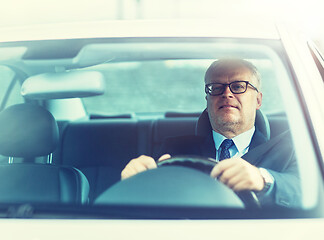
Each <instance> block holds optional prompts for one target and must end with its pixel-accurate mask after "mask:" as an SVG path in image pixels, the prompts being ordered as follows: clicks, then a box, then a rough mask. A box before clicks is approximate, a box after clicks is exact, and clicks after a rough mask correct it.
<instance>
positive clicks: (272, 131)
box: [0, 38, 322, 218]
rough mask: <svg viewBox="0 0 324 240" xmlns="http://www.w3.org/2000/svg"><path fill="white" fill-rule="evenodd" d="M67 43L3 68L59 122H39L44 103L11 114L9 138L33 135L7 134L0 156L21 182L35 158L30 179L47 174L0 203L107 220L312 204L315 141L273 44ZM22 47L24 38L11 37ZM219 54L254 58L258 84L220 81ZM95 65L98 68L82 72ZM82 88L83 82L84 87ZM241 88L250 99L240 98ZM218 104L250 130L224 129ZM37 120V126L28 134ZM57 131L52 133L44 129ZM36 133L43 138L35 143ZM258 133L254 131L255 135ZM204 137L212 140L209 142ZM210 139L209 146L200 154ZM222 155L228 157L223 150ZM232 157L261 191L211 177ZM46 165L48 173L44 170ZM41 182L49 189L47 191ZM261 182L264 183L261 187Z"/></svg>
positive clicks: (220, 214) (280, 50)
mask: <svg viewBox="0 0 324 240" xmlns="http://www.w3.org/2000/svg"><path fill="white" fill-rule="evenodd" d="M53 41H54V40H53ZM74 41H75V42H77V43H78V44H75V45H77V46H78V48H80V49H79V54H74V55H72V57H73V58H71V59H73V60H71V61H70V60H66V59H67V58H68V57H67V55H69V54H67V53H64V54H63V55H64V57H62V58H60V56H58V59H51V58H54V57H53V54H51V53H49V55H48V56H47V55H46V54H45V55H44V56H41V57H39V56H36V55H35V54H33V51H32V50H30V52H28V53H29V54H26V55H22V56H21V58H20V59H19V60H17V63H16V66H17V67H21V66H22V67H21V69H22V70H24V71H25V72H26V75H28V74H29V75H30V76H28V77H26V76H25V75H23V74H17V73H19V71H18V72H15V70H16V69H15V68H14V67H12V68H10V67H9V68H6V67H4V68H3V69H4V70H2V69H0V70H1V74H2V76H4V78H3V79H9V80H11V79H14V77H13V76H16V77H17V79H18V80H19V81H17V83H20V82H24V84H23V86H22V88H21V93H22V94H23V95H24V97H25V100H26V101H27V102H28V103H29V104H31V105H33V106H35V105H37V106H41V107H42V108H44V109H47V110H49V111H50V113H51V115H53V117H54V120H53V121H52V122H55V123H57V125H55V124H54V125H53V124H52V122H51V123H50V124H47V123H44V124H43V122H42V121H38V120H35V119H33V118H32V117H33V116H37V117H38V118H40V117H42V116H43V115H44V116H45V115H46V116H47V117H46V118H49V116H48V115H47V113H45V112H44V113H43V110H38V109H34V108H31V109H29V110H28V111H32V114H31V115H32V117H31V116H30V115H28V116H25V115H18V116H16V115H10V116H11V117H12V118H13V116H16V117H15V118H14V119H16V120H15V121H12V122H13V123H16V122H17V125H15V127H14V128H12V129H14V130H15V132H16V133H17V134H16V135H17V136H20V135H19V133H20V131H21V132H23V133H24V134H22V135H23V137H25V136H26V135H28V136H30V135H33V138H29V137H27V139H28V140H29V139H30V141H26V138H24V139H25V140H21V139H20V140H19V141H20V142H19V144H18V145H13V146H14V147H11V146H10V147H7V145H6V144H7V142H8V137H7V138H6V137H3V139H2V140H1V141H2V144H3V146H5V147H4V148H3V149H4V150H2V149H1V148H0V150H1V151H2V152H1V154H2V159H3V161H2V162H3V163H2V164H3V165H5V167H10V166H12V165H15V166H16V165H17V164H18V163H20V165H19V170H17V171H18V173H17V174H18V175H19V179H18V180H17V181H18V182H19V181H23V180H22V179H32V178H31V177H29V176H28V172H30V173H31V172H33V171H34V167H35V166H34V165H33V164H36V165H37V167H39V166H41V167H40V168H39V169H37V174H32V175H33V176H38V177H40V179H47V178H48V177H50V176H52V177H53V179H54V180H53V181H52V179H51V180H46V181H41V180H39V179H38V180H37V186H36V187H35V188H34V189H36V190H35V191H31V192H29V187H27V188H24V187H22V189H20V188H19V189H20V190H22V191H23V195H22V196H20V195H19V194H17V195H15V194H14V195H10V194H8V195H1V196H3V197H0V201H1V203H4V204H8V203H11V204H12V203H17V204H20V203H28V204H31V205H32V206H40V207H41V208H42V207H44V205H45V206H46V204H54V205H55V206H56V207H59V208H63V209H65V207H66V206H69V207H71V208H70V210H71V209H78V208H80V209H82V211H86V212H87V213H90V215H91V214H93V215H95V216H98V215H96V214H100V211H102V212H101V213H102V214H105V216H106V217H108V218H128V217H130V218H137V217H138V218H143V217H144V218H146V217H148V218H173V217H174V218H183V217H185V218H213V216H214V215H213V216H211V213H212V214H216V213H217V214H216V215H217V216H216V215H215V218H226V217H228V216H229V215H228V214H229V212H230V213H231V215H230V216H231V217H232V218H242V217H245V216H247V215H245V214H248V213H251V211H252V212H253V209H261V210H264V211H268V214H270V213H276V214H277V215H276V216H277V217H278V216H279V217H283V216H287V215H289V214H292V213H288V214H287V215H286V214H285V213H284V212H285V211H288V212H289V211H290V210H292V211H293V210H302V211H304V210H305V211H308V210H312V209H314V208H315V207H316V206H318V204H319V202H318V201H319V200H318V199H319V198H320V196H321V195H320V194H321V191H319V189H321V186H322V183H321V181H319V176H320V170H319V167H318V163H317V160H318V157H317V156H316V151H315V148H316V147H314V145H313V143H314V141H313V140H312V131H310V128H309V123H308V118H307V116H306V115H305V111H304V109H303V108H302V104H301V100H300V96H299V95H298V93H299V90H298V87H299V86H298V84H296V73H295V71H294V70H292V68H291V65H290V64H291V63H290V62H289V60H288V57H287V56H286V53H285V50H284V47H283V45H282V44H281V42H280V41H279V40H268V41H259V40H254V39H244V40H243V39H234V38H233V39H231V38H228V39H226V38H211V39H208V38H177V39H174V38H137V39H136V38H133V39H132V38H130V39H123V38H120V39H119V38H114V39H99V40H98V39H95V40H93V39H90V40H89V43H83V41H84V42H86V40H83V41H81V40H78V39H77V40H69V41H67V42H68V46H71V45H73V44H74ZM78 41H79V42H78ZM67 42H66V43H67ZM60 43H61V44H63V43H62V42H60ZM12 44H13V45H14V44H15V43H12ZM46 44H49V43H48V42H47V43H46ZM46 44H44V46H46ZM20 45H23V44H22V43H17V46H20ZM35 46H36V45H35ZM35 46H33V47H34V48H35ZM74 50H75V49H74ZM51 51H53V49H51ZM75 51H76V50H75ZM58 55H59V54H58ZM224 59H225V60H226V59H231V60H233V59H236V60H237V59H239V61H242V60H243V63H244V64H248V66H251V65H253V66H254V67H255V68H256V69H257V70H258V73H259V74H260V75H259V76H260V79H261V80H260V81H259V80H258V81H257V78H255V79H254V78H252V77H251V78H250V74H246V75H244V74H245V72H244V74H243V75H239V74H238V73H237V72H235V74H232V73H231V74H232V75H230V74H228V75H226V76H227V77H228V76H230V77H228V79H230V80H228V79H226V80H224V78H223V77H224V76H225V75H215V76H216V77H215V76H214V75H213V77H212V78H208V76H209V75H208V76H207V75H206V78H205V73H206V70H207V69H209V67H210V66H211V64H212V63H214V62H215V61H223V60H224ZM236 60H235V61H236ZM10 61H11V60H8V62H9V63H10ZM19 61H20V62H19ZM239 64H242V62H239ZM250 64H251V65H250ZM13 65H15V64H13ZM80 66H82V67H80ZM239 66H240V67H237V69H240V70H242V65H239ZM244 66H245V65H244ZM243 68H244V69H245V68H246V66H245V67H243ZM26 69H27V70H28V71H27V70H26ZM253 69H254V68H253ZM210 71H211V70H210ZM93 72H95V73H98V75H84V74H85V73H93ZM76 73H77V74H76ZM10 74H11V75H10ZM35 76H36V77H35ZM82 76H85V77H84V78H82ZM89 76H91V77H89ZM232 76H235V77H233V79H232V78H231V77H232ZM251 76H252V75H251ZM253 76H254V75H253ZM88 78H89V79H88ZM215 79H216V80H215ZM1 81H4V80H1ZM42 81H43V82H44V83H45V84H44V83H43V82H42ZM208 81H209V82H208ZM233 81H234V82H239V84H236V85H235V87H236V89H234V90H233V88H234V87H233V86H230V87H229V88H227V85H229V83H231V82H233ZM91 83H96V84H93V85H91ZM33 84H36V85H33ZM42 84H43V85H42ZM49 84H53V85H49ZM205 84H211V85H213V84H220V85H217V86H218V87H222V86H223V85H224V86H225V87H224V89H221V90H220V89H209V90H210V91H214V92H217V93H218V92H220V91H223V92H222V93H221V94H222V95H226V94H228V96H231V97H228V99H230V100H226V101H225V100H217V99H221V98H222V97H220V95H221V94H218V95H217V96H216V95H215V96H213V95H212V94H210V93H209V92H208V91H209V90H208V88H207V87H205ZM245 84H246V85H245ZM81 85H82V86H87V87H84V89H82V86H81ZM94 85H95V86H94ZM37 86H43V89H42V87H39V88H38V87H37ZM45 86H50V87H49V88H48V87H45ZM80 86H81V87H80ZM251 86H252V87H251ZM255 86H256V87H255ZM101 87H103V92H104V93H103V94H102V93H101ZM90 88H91V89H92V90H91V91H90V90H89V89H90ZM12 89H14V87H12ZM45 89H46V90H45ZM48 89H50V90H48ZM93 89H95V91H93ZM98 89H99V90H98ZM35 92H37V94H35ZM224 92H225V93H224ZM212 93H213V92H212ZM33 94H34V95H33ZM100 94H101V95H100ZM2 95H5V93H2ZM91 95H99V96H91ZM85 96H86V97H85ZM246 96H253V97H251V98H250V99H248V100H247V99H246ZM4 98H6V97H3V99H4ZM233 99H236V100H233ZM217 101H218V102H217ZM220 101H222V102H221V103H219V102H220ZM243 101H250V104H249V106H250V107H251V106H255V107H254V110H253V111H252V113H250V112H248V111H249V110H245V109H246V108H245V107H244V106H245V104H243ZM15 103H16V104H18V103H20V101H19V100H15ZM213 104H214V105H213ZM8 105H11V104H8ZM7 107H8V106H7ZM18 107H20V106H18ZM206 108H207V111H205V109H206ZM224 109H227V110H226V111H228V112H230V113H231V114H232V115H233V116H234V115H235V114H236V113H237V112H241V111H242V112H243V111H247V112H248V113H249V114H252V117H247V118H246V119H249V120H251V119H252V122H253V127H252V128H251V127H249V128H247V131H243V132H240V134H236V135H230V134H225V133H224V132H222V131H220V130H219V129H218V128H217V127H218V126H219V125H217V123H218V122H217V121H218V120H219V117H218V116H219V114H221V111H225V110H224ZM12 111H13V112H14V113H15V114H17V112H18V113H19V114H23V112H24V111H23V110H15V109H14V110H12ZM4 112H5V111H2V113H4ZM40 112H42V113H40ZM214 112H215V114H214ZM216 112H217V114H216ZM36 113H37V114H36ZM10 114H11V113H10ZM12 114H13V113H12ZM213 114H214V115H213ZM231 114H229V115H231ZM244 114H245V113H244ZM244 114H242V116H243V118H244V119H245V115H244ZM253 114H255V115H253ZM71 116H73V117H71ZM20 119H24V122H21V121H22V120H20ZM26 119H30V120H28V121H27V120H26ZM0 121H2V122H1V123H8V118H6V115H5V117H3V118H2V120H1V116H0ZM29 121H30V123H34V124H33V128H28V133H27V134H26V133H25V132H26V131H27V128H25V127H24V124H25V122H26V124H27V123H28V124H29ZM222 121H224V120H222ZM35 122H37V124H36V126H35ZM201 122H204V124H205V125H204V124H203V126H204V127H201ZM235 124H241V121H236V122H235ZM4 125H5V124H2V128H3V129H2V131H9V130H8V129H10V124H8V126H4ZM206 126H207V127H206ZM34 127H35V129H36V128H37V127H43V128H42V130H40V131H38V130H37V131H36V130H34ZM12 129H11V131H13V130H12ZM48 129H50V130H51V131H47V130H48ZM56 131H58V133H57V135H52V133H53V132H56ZM35 132H37V134H34V133H35ZM39 132H41V133H42V134H43V135H44V133H46V134H47V135H46V136H45V137H44V136H43V135H42V137H41V138H40V139H38V140H39V141H38V140H37V139H36V140H37V141H36V140H35V141H34V138H36V137H37V136H35V135H38V133H39ZM232 132H233V131H232ZM9 133H10V132H9ZM9 133H8V134H9ZM218 133H222V134H220V135H222V136H223V137H224V136H225V135H226V138H227V139H232V140H233V141H234V144H235V148H234V150H233V148H232V149H230V148H231V147H232V145H231V146H230V147H229V150H228V151H229V152H228V153H223V148H224V149H225V147H223V145H221V143H219V144H218V143H217V139H218V138H219V135H217V134H218ZM227 133H228V132H227ZM241 134H243V135H241ZM247 135H249V136H250V137H248V136H247ZM257 135H258V136H260V138H258V140H257V141H256V140H255V138H256V136H257ZM6 136H7V135H6ZM49 136H50V137H49ZM237 136H239V138H236V137H237ZM242 136H244V137H243V139H246V138H248V139H249V141H248V144H247V145H246V146H244V144H241V142H242ZM207 138H208V139H209V140H210V139H212V140H210V141H209V140H208V141H209V142H207V140H206V139H207ZM221 138H222V137H221ZM44 139H47V140H46V141H44ZM238 139H239V140H238ZM56 141H57V142H58V144H57V145H56V143H55V144H54V142H56ZM244 141H245V140H243V142H244ZM260 141H261V142H262V144H264V145H262V144H261V142H260ZM22 142H23V144H22ZM27 143H28V144H27ZM12 144H16V143H12ZM217 144H218V145H217ZM174 146H176V147H174ZM197 146H200V147H199V148H197ZM208 147H210V149H213V151H209V150H206V149H207V148H208ZM34 148H35V149H37V150H34ZM17 149H19V151H18V150H17ZM31 149H32V150H31ZM39 149H41V150H39ZM44 149H45V150H44ZM164 149H167V150H164ZM179 149H181V150H179ZM224 151H225V150H224ZM44 153H45V154H44ZM165 153H167V154H170V155H171V158H170V159H171V160H170V159H169V158H168V159H169V160H166V161H165V162H164V163H162V165H163V166H160V163H158V167H157V168H155V167H154V169H151V168H149V167H147V168H149V171H143V170H141V171H140V173H139V174H138V175H135V176H133V177H129V178H127V179H123V180H121V178H122V171H123V170H124V168H125V167H126V166H127V165H128V164H129V162H130V161H131V160H132V159H137V158H138V157H139V156H149V157H152V159H154V160H153V162H154V163H155V162H158V159H159V158H160V157H161V155H162V154H165ZM223 154H225V156H227V157H226V158H222V155H223ZM226 154H230V155H226ZM231 154H232V155H231ZM173 157H174V158H173ZM234 157H235V159H240V161H241V160H242V161H244V163H247V164H248V165H249V166H253V167H254V168H253V169H257V173H258V176H260V177H262V178H260V179H261V180H262V187H261V189H259V190H255V189H252V190H249V191H247V194H245V193H244V194H241V192H245V191H235V190H233V189H231V187H229V184H227V183H228V181H227V180H222V176H221V175H217V174H219V173H215V172H214V173H213V170H212V169H214V167H215V165H216V166H217V165H219V164H222V161H223V159H229V158H231V159H233V158H234ZM7 159H8V162H7ZM44 165H45V166H44ZM49 165H50V166H52V167H51V169H47V168H48V166H49ZM168 165H171V166H168ZM20 168H21V169H20ZM197 168H198V171H197ZM199 169H200V170H199ZM201 169H202V170H201ZM206 169H208V172H207V173H206ZM144 170H148V169H146V168H145V169H144ZM11 171H12V170H11V169H10V170H8V169H7V170H6V171H5V172H6V174H3V175H0V177H1V176H2V177H3V181H5V179H8V178H9V176H13V175H15V174H16V173H15V171H16V170H13V172H12V173H11ZM213 174H215V175H214V176H213ZM263 174H264V175H263ZM209 175H210V176H209ZM211 176H212V177H211ZM269 176H270V177H269ZM217 180H219V181H217ZM45 182H46V184H45ZM215 182H217V184H215ZM16 184H17V182H16V181H14V182H12V184H9V185H8V186H7V188H6V189H5V191H8V192H10V191H11V190H10V189H11V188H12V189H14V188H15V186H16ZM26 184H27V183H26ZM28 184H29V183H28ZM28 184H27V185H28ZM30 184H31V185H29V186H33V184H34V183H30ZM267 184H268V185H267ZM309 186H312V187H309ZM75 187H81V189H80V188H78V189H77V190H75V189H74V188H75ZM266 187H270V188H269V189H266ZM19 189H18V190H17V191H18V192H19V191H20V190H19ZM37 189H38V190H40V191H38V190H37ZM45 189H46V190H48V189H55V190H53V191H52V192H50V193H48V194H47V195H43V194H42V192H43V191H45ZM71 189H73V191H74V192H73V191H72V193H71V192H70V191H71ZM263 189H266V191H265V192H262V190H263ZM0 190H1V188H0ZM268 190H269V191H268ZM238 192H239V194H238ZM260 194H264V195H260ZM267 194H268V195H267ZM17 196H18V200H17ZM26 196H27V197H26ZM76 196H78V197H76ZM25 197H26V199H25ZM1 199H2V200H1ZM215 199H217V201H215ZM260 199H266V200H264V201H263V200H260ZM267 199H271V200H269V201H268V200H267ZM259 200H260V201H259ZM147 208H149V209H151V210H152V212H151V214H149V215H146V213H145V211H147ZM251 209H252V210H251ZM274 209H276V211H274ZM278 209H279V210H278ZM65 210H67V209H65ZM272 210H273V212H272ZM277 210H278V211H277ZM281 210H282V211H283V212H281ZM207 212H209V214H207V215H205V214H206V213H207ZM132 214H133V215H132ZM262 214H265V212H263V213H262V212H261V215H260V216H262ZM280 214H282V215H280ZM270 215H271V214H270ZM206 216H207V217H206ZM263 216H266V214H265V215H263ZM291 216H292V215H291ZM294 216H295V215H294Z"/></svg>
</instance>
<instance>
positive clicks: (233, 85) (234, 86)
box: [231, 83, 244, 90]
mask: <svg viewBox="0 0 324 240" xmlns="http://www.w3.org/2000/svg"><path fill="white" fill-rule="evenodd" d="M231 88H232V89H233V90H242V89H244V85H243V84H241V83H235V84H232V86H231Z"/></svg>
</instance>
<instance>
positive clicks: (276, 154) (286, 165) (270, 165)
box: [161, 117, 301, 207]
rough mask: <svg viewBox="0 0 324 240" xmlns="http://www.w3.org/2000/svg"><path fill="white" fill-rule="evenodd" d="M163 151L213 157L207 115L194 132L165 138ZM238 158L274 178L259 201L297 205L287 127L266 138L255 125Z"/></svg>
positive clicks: (294, 164) (297, 185)
mask: <svg viewBox="0 0 324 240" xmlns="http://www.w3.org/2000/svg"><path fill="white" fill-rule="evenodd" d="M164 153H169V154H171V156H176V155H198V156H203V157H211V158H215V155H216V149H215V145H214V140H213V137H212V128H211V126H210V123H209V119H208V117H207V118H206V117H205V119H203V120H202V121H201V120H200V121H199V122H198V126H197V133H196V135H194V136H180V137H173V138H169V139H166V141H165V142H164V144H163V146H162V151H161V154H164ZM242 158H243V159H244V160H246V161H248V162H249V163H251V164H253V165H255V166H257V167H263V168H266V169H267V170H268V171H269V172H270V173H271V174H272V176H273V177H274V179H275V185H274V189H273V191H272V194H271V196H268V197H264V198H262V197H260V199H259V200H260V202H261V204H263V205H268V204H271V205H273V204H276V205H280V206H290V207H298V206H300V200H301V190H300V180H299V174H298V168H297V162H296V158H295V153H294V148H293V145H292V141H291V136H290V133H289V132H288V131H286V132H283V133H282V134H280V135H278V136H275V137H274V138H272V139H270V140H268V141H267V139H266V138H265V136H264V135H263V134H262V133H261V132H260V131H259V130H258V128H257V126H256V131H255V133H254V135H253V137H252V140H251V144H250V148H249V151H248V153H246V154H245V155H244V156H242Z"/></svg>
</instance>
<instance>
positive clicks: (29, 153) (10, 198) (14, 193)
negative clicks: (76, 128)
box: [0, 104, 89, 204]
mask: <svg viewBox="0 0 324 240" xmlns="http://www.w3.org/2000/svg"><path fill="white" fill-rule="evenodd" d="M58 139H59V133H58V127H57V123H56V121H55V119H54V117H53V116H52V114H51V113H50V112H48V111H47V110H46V109H44V108H42V107H40V106H38V105H33V104H17V105H13V106H10V107H8V108H7V109H5V110H3V111H2V112H0V154H2V155H4V156H7V157H9V162H8V163H7V164H4V163H2V164H0V202H1V203H6V202H10V203H34V202H42V203H77V204H81V203H86V202H87V201H88V194H89V183H88V181H87V179H86V177H85V176H84V175H83V173H82V172H81V171H79V170H78V169H76V168H73V167H65V166H56V165H53V164H51V161H50V159H51V158H50V156H51V153H52V152H53V151H54V150H55V148H56V147H57V145H58ZM46 155H48V156H49V158H48V159H49V161H48V163H46V164H40V163H34V162H30V159H35V158H36V157H39V156H46ZM15 158H23V159H25V162H24V163H15V162H14V159H15ZM26 161H27V162H26Z"/></svg>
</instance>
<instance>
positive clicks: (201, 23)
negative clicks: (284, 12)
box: [0, 17, 280, 42]
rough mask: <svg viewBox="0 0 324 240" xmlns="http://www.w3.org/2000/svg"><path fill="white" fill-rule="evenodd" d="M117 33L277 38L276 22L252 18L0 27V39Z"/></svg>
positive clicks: (118, 34)
mask: <svg viewBox="0 0 324 240" xmlns="http://www.w3.org/2000/svg"><path fill="white" fill-rule="evenodd" d="M107 37H112V38H120V37H226V38H228V37H229V38H257V39H279V38H280V37H279V33H278V30H277V26H276V24H275V23H274V22H273V21H271V20H256V19H251V20H249V19H242V18H239V19H235V18H231V17H229V18H228V19H220V20H217V19H200V20H189V19H188V20H116V21H98V22H74V23H58V24H38V25H29V26H14V27H5V28H0V42H12V41H32V40H51V39H76V38H107Z"/></svg>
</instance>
